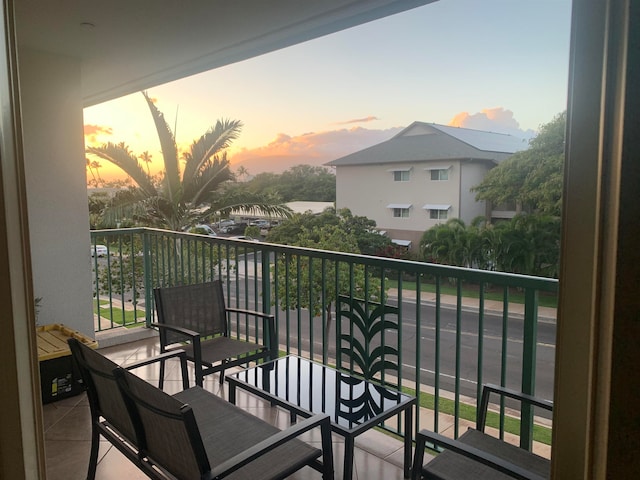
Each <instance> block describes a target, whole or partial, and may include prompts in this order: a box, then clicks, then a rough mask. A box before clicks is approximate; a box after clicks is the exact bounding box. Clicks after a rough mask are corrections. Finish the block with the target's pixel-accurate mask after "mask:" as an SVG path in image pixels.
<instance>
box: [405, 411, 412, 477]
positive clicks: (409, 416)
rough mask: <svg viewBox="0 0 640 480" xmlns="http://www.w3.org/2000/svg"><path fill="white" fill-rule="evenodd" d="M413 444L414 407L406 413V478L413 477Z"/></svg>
mask: <svg viewBox="0 0 640 480" xmlns="http://www.w3.org/2000/svg"><path fill="white" fill-rule="evenodd" d="M412 444H413V405H409V408H407V409H406V410H405V411H404V478H409V477H411V445H412Z"/></svg>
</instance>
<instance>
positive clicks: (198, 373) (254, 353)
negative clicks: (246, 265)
mask: <svg viewBox="0 0 640 480" xmlns="http://www.w3.org/2000/svg"><path fill="white" fill-rule="evenodd" d="M154 298H155V304H156V312H157V314H158V322H157V323H153V324H152V325H153V326H155V327H158V329H159V332H160V348H161V352H166V351H170V350H173V349H183V350H185V351H186V352H187V358H188V359H189V360H190V361H192V362H193V363H194V366H195V382H196V385H199V386H202V384H203V381H204V376H205V375H209V374H211V373H214V372H220V383H223V381H224V370H225V368H228V367H233V366H237V365H244V364H247V363H248V362H251V361H254V360H260V359H265V360H270V359H273V358H276V357H277V351H278V347H277V345H278V343H277V340H278V339H277V337H276V333H275V319H274V316H273V315H268V314H265V313H261V312H256V311H253V310H245V309H241V308H231V307H227V306H226V305H225V300H224V294H223V291H222V282H221V281H220V280H215V281H213V282H205V283H198V284H194V285H183V286H177V287H163V288H156V289H154ZM232 315H233V316H234V317H239V318H238V330H239V329H240V326H242V325H244V326H249V327H250V329H253V330H252V331H245V332H243V337H242V338H243V339H239V338H232V336H231V329H230V327H229V322H230V320H231V318H230V317H231V316H232ZM247 316H250V317H254V318H255V319H256V320H255V321H254V322H249V321H248V320H246V321H243V320H242V319H243V318H246V317H247ZM258 319H262V325H259V323H260V322H259V321H258ZM260 331H261V335H260ZM163 379H164V365H163V364H161V369H160V388H162V381H163Z"/></svg>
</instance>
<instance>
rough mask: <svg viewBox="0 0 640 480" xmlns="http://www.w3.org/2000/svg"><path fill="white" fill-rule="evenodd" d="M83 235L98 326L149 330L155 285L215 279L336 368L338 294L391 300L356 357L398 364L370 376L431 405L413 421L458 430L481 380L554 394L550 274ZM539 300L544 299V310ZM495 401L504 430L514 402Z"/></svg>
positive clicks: (290, 350)
mask: <svg viewBox="0 0 640 480" xmlns="http://www.w3.org/2000/svg"><path fill="white" fill-rule="evenodd" d="M91 238H92V242H93V245H105V246H106V247H107V253H106V254H105V255H104V256H98V255H96V256H94V257H93V259H92V262H93V270H94V272H93V278H94V300H95V304H94V305H95V307H94V308H95V311H96V319H97V320H96V331H100V330H105V329H112V328H115V327H132V326H148V325H149V323H150V322H152V321H153V315H154V311H153V295H152V292H153V288H154V287H157V286H167V285H178V284H190V283H197V282H203V281H208V280H212V279H217V278H221V279H222V280H223V281H224V282H225V289H226V291H225V294H226V296H227V303H228V304H229V305H230V306H234V307H242V308H249V309H255V310H260V311H263V312H267V313H273V314H274V315H275V316H276V326H277V334H278V337H279V342H280V348H281V350H282V351H283V352H284V353H286V354H299V355H301V356H304V357H306V358H310V359H312V360H316V361H320V362H323V363H325V364H330V365H336V364H337V363H338V360H337V359H336V352H337V351H339V349H340V347H339V342H340V335H336V331H335V330H336V328H337V326H341V327H340V328H342V329H343V330H342V332H340V333H344V332H345V330H344V329H345V328H346V329H347V332H351V333H349V334H354V333H353V330H349V328H351V327H352V326H353V322H351V324H349V322H345V321H344V319H342V318H341V320H342V321H340V322H337V321H336V315H337V314H338V313H339V311H340V309H339V307H337V306H336V298H337V296H338V295H342V296H344V297H347V298H350V299H366V300H367V301H366V302H365V303H364V304H365V309H366V310H367V311H369V310H371V309H373V308H374V305H376V304H387V305H390V306H393V307H394V308H393V310H392V311H393V321H394V322H397V329H387V328H382V329H381V331H380V332H378V333H380V335H379V338H378V339H376V340H375V341H374V344H372V346H371V350H369V349H368V347H367V348H366V349H363V352H364V353H363V356H364V357H366V356H367V355H369V354H372V353H373V352H376V354H378V355H382V364H385V363H386V364H389V363H390V362H391V363H397V367H398V368H397V369H395V370H394V371H393V373H391V372H390V373H386V369H384V368H383V369H382V371H380V372H378V377H377V379H378V380H380V381H382V382H383V383H386V384H392V385H399V386H401V387H402V388H403V389H404V390H406V391H409V392H411V393H413V394H415V395H416V396H417V397H418V404H419V405H422V406H428V407H429V409H430V412H431V415H430V418H423V419H421V418H420V415H417V421H416V429H418V428H429V429H431V430H434V431H436V432H438V431H442V430H444V429H445V428H448V427H449V425H450V423H451V422H450V420H449V419H453V420H452V421H453V429H454V435H455V437H457V436H458V433H459V429H460V426H461V424H463V420H464V419H465V418H467V419H468V417H469V411H468V409H469V405H471V409H472V410H473V408H477V404H478V402H479V399H480V398H481V386H482V384H483V383H494V384H499V385H504V386H508V387H511V388H514V389H516V390H522V391H523V392H524V393H527V394H531V395H534V394H537V395H539V396H542V397H544V398H547V399H550V400H551V399H552V392H553V388H552V386H553V360H554V357H555V309H554V307H553V302H554V300H555V296H556V294H557V288H558V284H557V281H556V280H552V279H546V278H538V277H528V276H523V275H515V274H505V273H499V272H490V271H483V270H474V269H466V268H458V267H449V266H443V265H435V264H428V263H421V262H414V261H405V260H395V259H388V258H381V257H370V256H364V255H355V254H347V253H339V252H330V251H323V250H314V249H308V248H298V247H290V246H285V245H275V244H268V243H262V242H253V241H247V240H234V239H230V238H222V237H214V236H203V235H194V234H188V233H179V232H172V231H165V230H158V229H149V228H138V229H118V230H99V231H92V232H91ZM541 299H544V300H545V303H550V304H551V305H552V306H551V307H544V306H543V307H541V306H540V303H541V302H540V300H541ZM343 308H344V307H343ZM350 308H353V307H350ZM541 309H543V310H544V312H543V313H540V310H541ZM343 313H344V311H343ZM385 315H387V316H390V315H391V313H389V312H387V313H383V314H382V318H383V320H384V319H385ZM390 345H393V346H394V347H393V349H394V351H397V354H393V355H392V354H391V353H389V352H391V350H392V349H391V347H390ZM376 347H378V348H377V349H376ZM365 350H366V351H365ZM385 352H387V353H385ZM540 352H541V353H542V355H539V353H540ZM365 354H366V355H365ZM385 355H387V358H385ZM391 357H393V358H391ZM364 361H365V362H366V361H368V360H367V358H365V360H364ZM356 363H357V362H356ZM350 365H351V367H353V366H354V362H353V359H352V360H351V363H350ZM355 373H362V368H360V367H358V366H357V365H356V368H355ZM496 408H497V409H498V412H499V424H498V425H497V427H498V428H499V429H500V435H501V436H503V435H504V431H505V429H508V427H507V426H506V425H505V418H508V415H507V416H505V412H509V411H510V408H511V406H510V405H508V404H507V405H505V404H504V403H502V404H500V405H499V406H496ZM536 414H537V412H536ZM445 418H446V419H447V424H446V425H445V424H444V422H445V420H444V419H445ZM533 419H534V412H532V411H530V410H528V409H526V407H525V408H523V409H522V411H521V412H520V429H521V431H520V443H521V445H522V446H530V445H531V442H532V440H533V426H534V421H533ZM390 428H391V430H397V431H400V430H401V429H402V425H401V424H400V423H399V422H398V424H397V425H395V428H394V426H391V427H390Z"/></svg>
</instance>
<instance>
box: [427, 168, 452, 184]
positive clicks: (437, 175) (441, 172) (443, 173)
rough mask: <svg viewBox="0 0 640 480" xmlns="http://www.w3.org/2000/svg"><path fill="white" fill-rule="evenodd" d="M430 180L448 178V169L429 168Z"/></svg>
mask: <svg viewBox="0 0 640 480" xmlns="http://www.w3.org/2000/svg"><path fill="white" fill-rule="evenodd" d="M431 180H435V181H439V180H449V169H448V168H438V169H435V170H431Z"/></svg>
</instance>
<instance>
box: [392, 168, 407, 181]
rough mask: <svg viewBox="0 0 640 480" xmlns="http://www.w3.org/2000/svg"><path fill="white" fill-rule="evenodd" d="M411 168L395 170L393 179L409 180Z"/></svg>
mask: <svg viewBox="0 0 640 480" xmlns="http://www.w3.org/2000/svg"><path fill="white" fill-rule="evenodd" d="M409 173H410V172H409V170H394V172H393V181H394V182H408V181H409Z"/></svg>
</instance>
